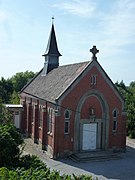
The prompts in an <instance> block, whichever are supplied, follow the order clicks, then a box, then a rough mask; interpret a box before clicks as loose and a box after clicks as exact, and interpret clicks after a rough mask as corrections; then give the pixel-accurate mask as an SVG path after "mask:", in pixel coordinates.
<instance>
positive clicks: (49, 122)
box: [48, 108, 53, 133]
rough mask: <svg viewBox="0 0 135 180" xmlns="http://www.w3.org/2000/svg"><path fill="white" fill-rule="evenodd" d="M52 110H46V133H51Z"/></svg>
mask: <svg viewBox="0 0 135 180" xmlns="http://www.w3.org/2000/svg"><path fill="white" fill-rule="evenodd" d="M52 119H53V109H52V108H48V132H49V133H52Z"/></svg>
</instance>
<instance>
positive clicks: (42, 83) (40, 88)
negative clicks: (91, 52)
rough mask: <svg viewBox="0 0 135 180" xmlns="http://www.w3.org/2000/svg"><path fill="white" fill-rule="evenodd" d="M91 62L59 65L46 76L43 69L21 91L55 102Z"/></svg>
mask: <svg viewBox="0 0 135 180" xmlns="http://www.w3.org/2000/svg"><path fill="white" fill-rule="evenodd" d="M89 63H90V62H82V63H76V64H70V65H64V66H59V67H58V68H55V69H53V70H52V71H51V72H49V73H48V74H47V75H46V76H42V71H43V69H42V70H41V71H40V72H39V74H38V75H37V76H36V77H34V78H33V79H32V80H31V82H30V83H28V84H27V85H26V86H25V87H24V88H23V89H22V91H21V92H24V93H27V94H29V95H33V96H37V97H39V98H42V99H45V100H48V101H51V102H54V101H55V99H56V98H57V97H58V96H60V94H62V93H63V92H64V91H65V90H66V89H67V88H68V87H69V86H70V85H71V83H72V82H73V81H74V80H75V79H76V78H77V77H78V76H79V75H80V74H81V72H83V70H84V69H85V68H86V67H87V65H88V64H89Z"/></svg>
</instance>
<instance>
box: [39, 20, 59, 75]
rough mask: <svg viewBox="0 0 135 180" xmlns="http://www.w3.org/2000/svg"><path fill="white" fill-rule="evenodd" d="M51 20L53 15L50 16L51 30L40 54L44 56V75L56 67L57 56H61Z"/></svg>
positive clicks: (57, 62)
mask: <svg viewBox="0 0 135 180" xmlns="http://www.w3.org/2000/svg"><path fill="white" fill-rule="evenodd" d="M53 20H54V17H52V27H51V32H50V36H49V40H48V43H47V47H46V51H45V53H44V54H43V55H42V56H44V57H45V64H44V73H43V74H44V75H46V74H48V73H49V72H50V71H51V70H52V69H54V68H57V67H58V66H59V56H62V55H61V54H60V52H59V50H58V46H57V40H56V35H55V30H54V22H53ZM45 69H46V70H45Z"/></svg>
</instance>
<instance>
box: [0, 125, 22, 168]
mask: <svg viewBox="0 0 135 180" xmlns="http://www.w3.org/2000/svg"><path fill="white" fill-rule="evenodd" d="M22 144H23V138H22V137H21V134H20V133H19V132H18V131H17V129H16V128H15V126H14V125H13V124H6V125H5V124H2V125H0V167H2V166H6V167H8V166H13V165H15V164H16V163H17V162H18V160H19V157H20V148H19V146H20V145H22Z"/></svg>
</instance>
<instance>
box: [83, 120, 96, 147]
mask: <svg viewBox="0 0 135 180" xmlns="http://www.w3.org/2000/svg"><path fill="white" fill-rule="evenodd" d="M96 139H97V123H90V124H83V137H82V150H95V149H96V143H97V141H96Z"/></svg>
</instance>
